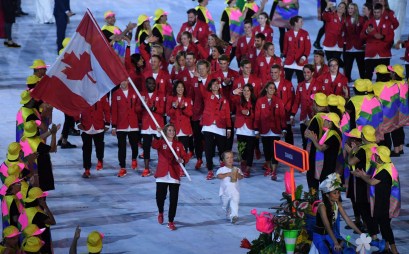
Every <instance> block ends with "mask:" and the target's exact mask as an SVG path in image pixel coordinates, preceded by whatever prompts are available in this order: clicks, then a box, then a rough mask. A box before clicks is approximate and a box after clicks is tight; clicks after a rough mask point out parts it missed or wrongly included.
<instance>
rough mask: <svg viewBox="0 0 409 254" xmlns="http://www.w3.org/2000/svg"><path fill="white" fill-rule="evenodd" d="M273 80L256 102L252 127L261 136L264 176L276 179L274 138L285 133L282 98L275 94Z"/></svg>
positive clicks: (278, 137) (277, 138) (276, 138)
mask: <svg viewBox="0 0 409 254" xmlns="http://www.w3.org/2000/svg"><path fill="white" fill-rule="evenodd" d="M276 94H277V91H276V88H275V85H274V82H268V83H267V84H266V86H265V87H264V89H263V91H262V92H261V97H260V98H258V100H257V103H256V110H255V118H254V129H255V131H256V135H260V136H261V140H262V142H263V150H264V156H265V159H266V166H267V170H266V172H265V173H264V176H268V175H271V180H274V181H275V180H277V165H278V162H277V160H275V159H274V140H280V137H281V136H282V135H285V133H286V130H285V129H286V121H285V108H284V104H283V102H282V100H281V99H280V98H279V97H278V96H276Z"/></svg>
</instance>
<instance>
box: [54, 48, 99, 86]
mask: <svg viewBox="0 0 409 254" xmlns="http://www.w3.org/2000/svg"><path fill="white" fill-rule="evenodd" d="M61 61H62V62H63V63H66V64H67V65H68V66H67V67H66V68H65V69H64V70H62V72H63V73H64V74H65V75H67V78H68V79H71V80H82V79H83V78H84V76H85V75H87V76H88V78H89V79H90V80H91V82H92V83H94V84H95V83H96V81H95V80H94V79H93V78H92V77H91V76H90V75H89V72H90V71H92V67H91V59H90V55H89V54H88V53H87V52H84V53H83V54H81V55H80V58H78V57H77V56H76V55H75V54H74V52H71V53H69V54H68V53H65V54H64V58H63V59H62V60H61Z"/></svg>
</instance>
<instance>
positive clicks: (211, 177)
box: [206, 170, 214, 180]
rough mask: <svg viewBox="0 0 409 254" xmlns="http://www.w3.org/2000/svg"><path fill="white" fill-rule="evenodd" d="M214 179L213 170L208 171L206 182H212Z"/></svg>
mask: <svg viewBox="0 0 409 254" xmlns="http://www.w3.org/2000/svg"><path fill="white" fill-rule="evenodd" d="M213 178H214V174H213V170H209V172H208V173H207V177H206V180H212V179H213Z"/></svg>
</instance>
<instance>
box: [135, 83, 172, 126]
mask: <svg viewBox="0 0 409 254" xmlns="http://www.w3.org/2000/svg"><path fill="white" fill-rule="evenodd" d="M141 95H142V99H143V100H145V103H146V105H148V107H149V108H151V107H152V106H154V107H155V108H156V110H155V111H154V112H152V114H153V116H154V117H155V120H156V121H157V122H158V124H159V126H160V127H161V128H163V114H165V103H166V102H165V100H166V98H165V97H164V96H163V95H162V94H160V93H158V92H157V91H155V92H153V94H152V97H151V98H149V95H148V92H142V93H141ZM149 127H150V128H151V129H153V130H156V125H155V123H154V122H153V120H152V118H151V117H150V116H149V113H148V111H147V110H143V111H142V130H147V129H149Z"/></svg>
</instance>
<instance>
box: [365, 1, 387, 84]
mask: <svg viewBox="0 0 409 254" xmlns="http://www.w3.org/2000/svg"><path fill="white" fill-rule="evenodd" d="M382 8H383V7H382V5H381V4H375V7H374V10H373V15H374V16H373V18H371V19H369V20H368V21H367V22H366V23H365V25H364V27H363V29H362V31H361V39H363V40H366V47H365V78H367V79H371V80H372V74H373V71H374V69H375V67H376V66H378V65H380V64H384V65H386V66H388V65H389V64H390V60H391V57H392V54H391V47H392V43H393V35H394V32H393V26H392V24H391V23H390V22H389V21H388V20H386V19H381V17H382Z"/></svg>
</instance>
